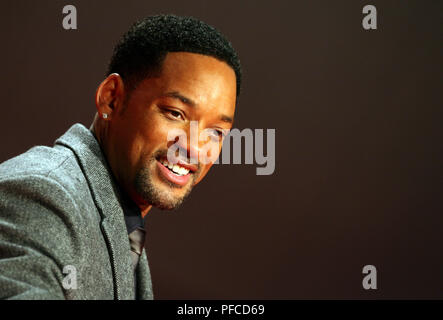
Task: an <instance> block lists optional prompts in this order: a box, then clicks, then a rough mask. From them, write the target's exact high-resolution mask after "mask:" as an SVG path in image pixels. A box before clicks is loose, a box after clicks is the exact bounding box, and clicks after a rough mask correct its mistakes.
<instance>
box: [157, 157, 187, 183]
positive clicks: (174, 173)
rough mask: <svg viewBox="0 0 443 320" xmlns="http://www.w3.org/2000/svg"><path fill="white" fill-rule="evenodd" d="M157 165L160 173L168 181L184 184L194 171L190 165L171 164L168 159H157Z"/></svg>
mask: <svg viewBox="0 0 443 320" xmlns="http://www.w3.org/2000/svg"><path fill="white" fill-rule="evenodd" d="M157 167H158V168H159V170H160V174H161V175H162V176H163V177H164V178H165V179H166V180H168V181H170V182H172V183H174V184H176V185H179V186H184V185H186V184H187V183H188V181H189V179H190V178H191V174H192V173H193V172H194V171H195V170H192V169H194V168H193V167H192V166H189V165H186V164H182V163H177V164H171V163H169V162H168V160H166V159H164V160H157Z"/></svg>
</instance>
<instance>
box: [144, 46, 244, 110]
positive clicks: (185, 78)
mask: <svg viewBox="0 0 443 320" xmlns="http://www.w3.org/2000/svg"><path fill="white" fill-rule="evenodd" d="M139 88H140V89H141V90H143V91H145V92H146V93H150V94H153V95H155V96H162V95H165V94H166V93H168V92H179V93H180V94H182V95H184V96H186V97H187V98H189V99H191V100H192V101H194V102H195V103H196V105H200V104H201V105H217V106H219V107H221V106H232V107H234V106H235V101H236V77H235V72H234V70H233V69H232V68H231V67H230V66H229V65H228V64H227V63H225V62H223V61H220V60H218V59H216V58H213V57H210V56H206V55H201V54H195V53H189V52H171V53H168V54H167V55H166V57H165V59H164V62H163V64H162V68H161V72H160V74H159V75H158V76H156V77H154V78H148V79H145V80H144V81H143V82H142V84H141V86H140V87H139ZM232 113H233V111H232Z"/></svg>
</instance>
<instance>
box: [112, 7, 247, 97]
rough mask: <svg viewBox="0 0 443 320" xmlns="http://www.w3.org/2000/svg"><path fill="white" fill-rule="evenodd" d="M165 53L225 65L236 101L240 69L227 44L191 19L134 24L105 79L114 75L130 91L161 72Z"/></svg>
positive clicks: (161, 18) (168, 18) (157, 19)
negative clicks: (230, 72)
mask: <svg viewBox="0 0 443 320" xmlns="http://www.w3.org/2000/svg"><path fill="white" fill-rule="evenodd" d="M168 52H191V53H199V54H204V55H207V56H212V57H214V58H216V59H218V60H221V61H224V62H226V63H227V64H228V65H229V66H230V67H231V68H232V69H233V70H234V72H235V76H236V82H237V83H236V85H237V97H238V95H239V93H240V87H241V77H242V71H241V65H240V60H239V58H238V55H237V53H236V52H235V50H234V48H233V47H232V45H231V43H230V42H229V41H228V40H227V39H226V38H225V37H224V36H223V35H222V34H221V33H220V32H219V31H218V30H216V29H215V28H214V27H212V26H210V25H208V24H206V23H204V22H203V21H200V20H198V19H196V18H193V17H179V16H176V15H171V14H169V15H155V16H150V17H146V18H144V19H142V20H140V21H137V22H136V23H134V24H133V25H132V26H131V28H130V29H129V30H128V31H127V32H126V33H125V34H124V35H123V37H122V38H121V39H120V41H119V42H118V43H117V45H116V46H115V48H114V52H113V55H112V58H111V61H110V63H109V66H108V70H107V74H106V76H108V75H110V74H112V73H118V74H119V75H120V76H121V77H122V79H123V81H124V83H125V85H127V86H128V87H129V88H130V90H131V89H132V88H135V87H136V86H137V84H138V83H139V82H140V81H142V80H143V79H145V78H146V77H149V76H152V75H154V74H156V73H158V72H159V71H160V70H161V66H162V63H163V61H164V59H165V57H166V55H167V54H168Z"/></svg>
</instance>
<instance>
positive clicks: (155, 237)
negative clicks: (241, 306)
mask: <svg viewBox="0 0 443 320" xmlns="http://www.w3.org/2000/svg"><path fill="white" fill-rule="evenodd" d="M66 4H73V5H75V6H76V8H77V10H78V27H79V28H78V30H75V31H66V30H64V29H63V28H62V18H63V15H62V8H63V6H64V5H66ZM365 4H373V5H376V7H377V10H378V30H375V31H365V30H363V28H362V26H361V21H362V17H363V15H362V8H363V6H364V5H365ZM442 9H443V6H442V2H441V1H370V2H367V1H352V0H350V1H308V0H306V1H276V0H274V1H241V2H240V1H237V0H236V1H226V0H224V1H203V0H202V1H178V0H176V1H165V0H163V1H135V0H125V1H109V0H108V1H48V0H44V1H42V0H40V1H24V0H14V1H2V3H1V11H0V12H1V13H0V15H1V19H0V24H1V28H0V39H1V42H2V46H1V51H0V61H1V63H2V79H1V82H0V84H1V90H0V94H1V105H2V106H1V115H2V116H1V119H0V124H1V126H0V136H1V148H0V161H4V160H6V159H8V158H10V157H12V156H14V155H17V154H19V153H22V152H24V151H25V150H27V149H28V148H30V147H31V146H33V145H37V144H46V145H52V143H53V141H54V140H55V139H56V138H57V137H58V136H60V135H61V134H62V133H63V132H64V131H66V130H67V129H68V127H69V126H71V125H72V124H73V123H76V122H81V123H83V124H85V125H87V126H89V125H90V123H91V121H92V117H93V115H94V112H95V111H94V110H95V109H94V108H95V107H94V93H95V88H96V87H97V85H98V84H99V82H100V81H101V80H102V79H103V74H104V72H105V68H106V64H107V61H108V59H109V57H110V54H111V50H112V47H113V44H114V43H115V41H116V40H117V39H118V37H119V36H120V35H121V34H122V33H123V32H124V31H125V30H126V29H127V28H128V26H129V25H130V24H131V23H132V22H134V21H135V20H136V19H138V18H141V17H144V16H146V15H151V14H156V13H175V14H180V15H193V16H196V17H198V18H201V19H202V20H204V21H206V22H208V23H210V24H212V25H214V26H216V27H217V28H219V29H220V30H221V31H223V32H224V33H225V34H226V35H227V36H228V38H229V39H230V40H231V41H232V43H233V44H234V46H235V47H236V48H237V50H238V52H239V54H240V57H241V59H242V62H243V68H244V74H245V76H244V88H243V94H242V97H241V101H240V105H239V108H238V110H237V114H236V126H237V127H239V128H275V129H276V170H275V173H274V175H272V176H256V175H255V166H252V165H224V166H221V165H219V166H215V167H214V169H213V170H212V172H211V173H210V174H209V175H208V178H207V179H206V181H204V182H203V183H202V184H200V185H199V186H198V187H197V188H196V190H195V191H194V193H193V195H192V197H191V198H190V199H189V200H188V201H187V202H186V204H185V205H184V206H183V207H182V208H181V209H180V210H179V211H177V212H161V211H158V210H153V211H152V212H151V213H149V218H148V221H147V222H148V224H147V229H148V233H149V235H148V241H147V249H148V257H149V260H150V265H151V270H152V276H153V282H154V293H155V296H156V298H158V299H167V298H178V299H182V298H189V299H192V298H198V299H200V298H209V299H212V298H232V299H238V298H252V299H255V298H258V299H276V298H285V299H294V298H295V299H297V298H314V299H317V298H382V299H384V298H442V297H443V293H442V292H443V291H442V289H443V272H442V271H443V258H442V254H443V253H442V252H443V250H442V249H443V241H442V240H443V237H442V234H441V230H442V227H443V217H442V207H443V201H442V191H443V183H442V182H443V180H442V178H443V176H442V160H443V148H442V144H441V138H442V133H443V130H442V125H441V124H442V119H443V118H442V117H443V114H442V99H441V86H442V62H441V57H442V32H441V31H442V29H441V27H442V26H441V22H442V21H443V20H442ZM367 264H372V265H375V266H376V267H377V270H378V289H377V290H375V291H374V290H372V291H371V290H370V291H365V290H363V288H362V284H361V282H362V278H363V275H362V268H363V266H364V265H367Z"/></svg>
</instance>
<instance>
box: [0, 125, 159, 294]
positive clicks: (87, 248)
mask: <svg viewBox="0 0 443 320" xmlns="http://www.w3.org/2000/svg"><path fill="white" fill-rule="evenodd" d="M74 268H75V269H74ZM136 273H137V276H136V279H137V286H136V287H137V292H136V293H134V274H133V271H132V262H131V256H130V246H129V240H128V233H127V230H126V225H125V221H124V215H123V210H122V206H121V196H120V193H119V191H118V188H117V186H116V184H115V181H114V179H113V177H112V175H111V173H110V169H109V167H108V164H107V162H106V160H105V158H104V156H103V153H102V151H101V149H100V145H99V144H98V142H97V140H96V139H95V137H94V135H93V134H92V133H91V131H90V130H88V129H87V128H86V127H84V126H83V125H81V124H75V125H73V126H72V127H71V128H70V129H69V130H68V131H67V132H66V133H65V134H64V135H63V136H61V137H60V138H59V139H57V140H56V142H55V144H54V147H52V148H49V147H44V146H37V147H33V148H31V149H30V150H28V151H27V152H25V153H23V154H21V155H19V156H17V157H15V158H12V159H10V160H8V161H5V162H3V163H2V164H1V165H0V298H3V299H4V298H9V299H134V298H136V299H153V294H152V283H151V275H150V271H149V265H148V261H147V258H146V252H145V251H143V254H142V256H141V259H140V262H139V265H138V267H137V270H136ZM134 295H136V296H134Z"/></svg>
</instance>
